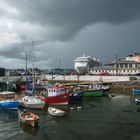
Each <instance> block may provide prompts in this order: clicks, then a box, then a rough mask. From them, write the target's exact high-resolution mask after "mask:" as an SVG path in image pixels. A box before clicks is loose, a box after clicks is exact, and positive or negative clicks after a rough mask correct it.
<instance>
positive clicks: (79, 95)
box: [69, 91, 83, 102]
mask: <svg viewBox="0 0 140 140" xmlns="http://www.w3.org/2000/svg"><path fill="white" fill-rule="evenodd" d="M82 99H83V91H81V92H77V93H70V94H69V101H70V102H76V101H82Z"/></svg>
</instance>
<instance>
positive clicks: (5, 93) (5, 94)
mask: <svg viewBox="0 0 140 140" xmlns="http://www.w3.org/2000/svg"><path fill="white" fill-rule="evenodd" d="M14 98H16V93H15V92H10V91H3V92H0V100H6V99H14Z"/></svg>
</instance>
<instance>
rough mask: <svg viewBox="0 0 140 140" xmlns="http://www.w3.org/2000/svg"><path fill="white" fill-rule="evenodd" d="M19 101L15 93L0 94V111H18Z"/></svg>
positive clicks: (5, 92)
mask: <svg viewBox="0 0 140 140" xmlns="http://www.w3.org/2000/svg"><path fill="white" fill-rule="evenodd" d="M18 107H19V100H18V99H17V98H16V94H15V92H10V91H3V92H0V109H18Z"/></svg>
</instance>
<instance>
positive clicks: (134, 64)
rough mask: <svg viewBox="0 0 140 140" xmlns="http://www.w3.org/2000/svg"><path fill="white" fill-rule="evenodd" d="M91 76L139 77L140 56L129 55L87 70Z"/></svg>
mask: <svg viewBox="0 0 140 140" xmlns="http://www.w3.org/2000/svg"><path fill="white" fill-rule="evenodd" d="M89 74H91V75H140V54H134V55H129V56H127V57H125V58H123V59H119V60H114V61H113V62H112V63H110V64H108V65H106V66H102V67H95V68H91V69H90V70H89Z"/></svg>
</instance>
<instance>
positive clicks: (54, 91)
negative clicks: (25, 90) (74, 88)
mask: <svg viewBox="0 0 140 140" xmlns="http://www.w3.org/2000/svg"><path fill="white" fill-rule="evenodd" d="M65 93H66V91H65V88H63V87H51V88H48V96H57V95H61V94H65Z"/></svg>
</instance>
